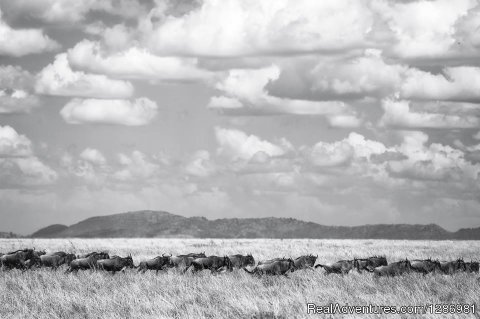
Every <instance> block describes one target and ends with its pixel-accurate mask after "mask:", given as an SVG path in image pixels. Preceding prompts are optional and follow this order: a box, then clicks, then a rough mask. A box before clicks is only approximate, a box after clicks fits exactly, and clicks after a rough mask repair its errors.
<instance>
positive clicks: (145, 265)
mask: <svg viewBox="0 0 480 319" xmlns="http://www.w3.org/2000/svg"><path fill="white" fill-rule="evenodd" d="M171 257H172V256H165V254H163V255H162V256H157V257H155V258H153V259H149V260H146V261H142V262H140V264H139V265H138V272H140V271H141V272H142V274H144V273H145V272H146V271H147V270H156V273H157V274H158V271H160V270H162V269H163V268H164V267H169V266H172V264H171V262H170V258H171Z"/></svg>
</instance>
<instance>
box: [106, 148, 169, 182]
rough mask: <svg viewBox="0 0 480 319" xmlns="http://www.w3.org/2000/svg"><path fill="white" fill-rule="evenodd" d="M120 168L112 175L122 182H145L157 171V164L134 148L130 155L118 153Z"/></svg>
mask: <svg viewBox="0 0 480 319" xmlns="http://www.w3.org/2000/svg"><path fill="white" fill-rule="evenodd" d="M118 157H119V162H120V163H121V165H122V168H121V169H119V170H117V171H116V172H114V173H113V175H112V177H113V178H114V179H116V180H118V181H122V182H132V181H138V180H140V181H143V182H146V181H148V180H149V179H150V178H152V177H153V176H155V174H156V173H158V171H159V165H158V164H157V163H155V162H154V161H152V160H151V159H150V158H149V157H148V156H147V155H146V154H144V153H142V152H140V151H138V150H135V151H133V152H132V154H131V155H126V154H119V155H118Z"/></svg>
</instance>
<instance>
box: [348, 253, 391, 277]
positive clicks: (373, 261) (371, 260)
mask: <svg viewBox="0 0 480 319" xmlns="http://www.w3.org/2000/svg"><path fill="white" fill-rule="evenodd" d="M387 265H388V262H387V258H386V257H385V256H372V257H368V258H354V267H355V268H356V269H357V271H358V272H360V273H361V272H362V270H367V271H372V270H373V269H375V268H377V267H380V266H387Z"/></svg>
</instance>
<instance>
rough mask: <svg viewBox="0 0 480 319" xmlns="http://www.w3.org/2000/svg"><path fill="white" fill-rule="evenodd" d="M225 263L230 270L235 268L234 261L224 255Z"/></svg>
mask: <svg viewBox="0 0 480 319" xmlns="http://www.w3.org/2000/svg"><path fill="white" fill-rule="evenodd" d="M223 264H224V265H225V266H226V267H227V268H228V269H230V270H231V269H232V268H233V264H232V261H231V260H230V258H228V256H224V257H223Z"/></svg>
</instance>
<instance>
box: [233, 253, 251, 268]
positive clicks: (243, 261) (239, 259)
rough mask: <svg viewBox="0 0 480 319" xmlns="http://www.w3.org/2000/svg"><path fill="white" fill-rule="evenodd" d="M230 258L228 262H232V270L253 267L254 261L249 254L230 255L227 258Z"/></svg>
mask: <svg viewBox="0 0 480 319" xmlns="http://www.w3.org/2000/svg"><path fill="white" fill-rule="evenodd" d="M228 258H230V261H231V262H232V266H233V268H237V269H240V268H243V267H247V266H255V259H254V258H253V256H252V255H251V254H248V255H246V256H245V255H238V254H237V255H230V256H228Z"/></svg>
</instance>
